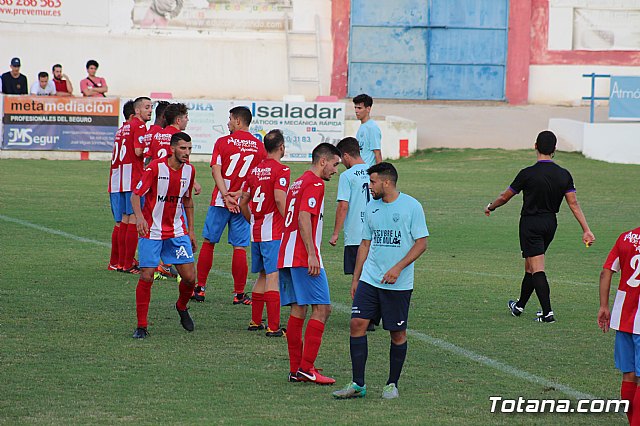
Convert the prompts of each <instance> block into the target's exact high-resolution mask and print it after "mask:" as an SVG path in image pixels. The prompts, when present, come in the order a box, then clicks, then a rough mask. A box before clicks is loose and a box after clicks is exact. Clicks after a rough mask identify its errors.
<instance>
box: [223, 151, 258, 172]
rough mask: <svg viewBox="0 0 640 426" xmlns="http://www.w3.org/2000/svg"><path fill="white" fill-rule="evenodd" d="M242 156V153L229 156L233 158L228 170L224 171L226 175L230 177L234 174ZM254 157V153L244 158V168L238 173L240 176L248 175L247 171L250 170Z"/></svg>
mask: <svg viewBox="0 0 640 426" xmlns="http://www.w3.org/2000/svg"><path fill="white" fill-rule="evenodd" d="M240 157H241V154H240V153H238V154H233V155H231V156H229V158H230V159H231V163H230V164H229V167H227V171H226V172H224V175H225V176H227V177H230V176H231V175H232V174H233V171H234V170H235V169H236V166H237V165H238V161H240ZM253 157H254V155H253V154H251V155H247V156H246V157H244V158H243V161H244V163H243V164H242V168H241V169H240V172H239V173H238V177H241V178H243V177H245V176H246V175H247V172H248V171H249V166H251V162H252V161H253Z"/></svg>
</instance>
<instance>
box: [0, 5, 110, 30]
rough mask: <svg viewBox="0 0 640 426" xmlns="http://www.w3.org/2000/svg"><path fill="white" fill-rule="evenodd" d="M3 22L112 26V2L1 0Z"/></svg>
mask: <svg viewBox="0 0 640 426" xmlns="http://www.w3.org/2000/svg"><path fill="white" fill-rule="evenodd" d="M0 22H15V23H27V24H59V25H79V26H89V27H108V26H109V0H90V1H89V0H0Z"/></svg>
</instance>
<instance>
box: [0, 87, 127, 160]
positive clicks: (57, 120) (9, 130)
mask: <svg viewBox="0 0 640 426" xmlns="http://www.w3.org/2000/svg"><path fill="white" fill-rule="evenodd" d="M119 107H120V102H119V99H118V98H74V97H56V96H5V97H4V106H3V112H4V113H3V116H2V123H3V132H2V135H3V138H2V148H3V149H14V150H63V151H111V150H112V146H113V137H114V135H115V132H116V130H117V129H118V115H119V114H118V112H119V109H120V108H119Z"/></svg>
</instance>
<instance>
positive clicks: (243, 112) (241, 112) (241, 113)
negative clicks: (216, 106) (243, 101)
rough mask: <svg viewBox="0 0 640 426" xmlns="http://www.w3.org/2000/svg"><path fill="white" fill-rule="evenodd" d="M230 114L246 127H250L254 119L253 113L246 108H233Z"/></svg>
mask: <svg viewBox="0 0 640 426" xmlns="http://www.w3.org/2000/svg"><path fill="white" fill-rule="evenodd" d="M229 114H231V115H233V117H234V118H239V119H240V121H242V122H243V123H244V125H245V126H248V125H250V124H251V120H252V119H253V115H252V114H251V111H250V110H249V108H247V107H246V106H237V107H233V108H231V109H230V110H229Z"/></svg>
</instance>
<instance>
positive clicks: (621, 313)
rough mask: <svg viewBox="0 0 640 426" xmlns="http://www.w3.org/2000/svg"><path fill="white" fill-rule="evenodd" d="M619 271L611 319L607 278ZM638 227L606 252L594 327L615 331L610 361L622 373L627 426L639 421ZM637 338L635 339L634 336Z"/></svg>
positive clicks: (622, 390)
mask: <svg viewBox="0 0 640 426" xmlns="http://www.w3.org/2000/svg"><path fill="white" fill-rule="evenodd" d="M615 272H620V284H618V291H617V293H616V299H615V301H614V302H613V317H612V316H611V312H610V311H609V290H610V288H611V278H612V277H613V274H614V273H615ZM639 275H640V228H635V229H632V230H631V231H627V232H623V233H622V234H620V236H619V237H618V239H617V240H616V243H615V245H614V246H613V248H612V249H611V251H610V252H609V256H607V260H606V261H605V263H604V266H603V267H602V272H600V310H599V311H598V326H599V327H600V328H601V329H602V331H603V332H605V333H606V332H607V331H609V328H613V329H614V330H616V340H615V349H614V359H615V364H616V368H617V369H619V370H620V371H621V372H622V385H621V388H620V396H621V397H622V399H626V400H628V401H629V411H627V418H628V420H629V424H638V421H640V412H639V411H636V410H640V390H638V385H639V383H638V377H640V358H639V357H640V323H639V322H638V300H639V299H640V287H639V286H640V279H639V278H638V277H639ZM636 336H637V337H636Z"/></svg>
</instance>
